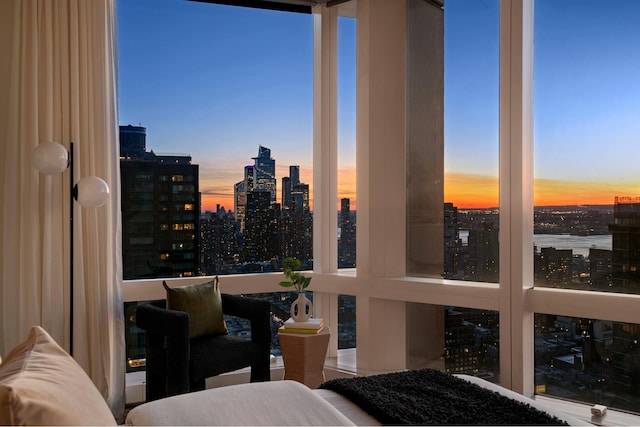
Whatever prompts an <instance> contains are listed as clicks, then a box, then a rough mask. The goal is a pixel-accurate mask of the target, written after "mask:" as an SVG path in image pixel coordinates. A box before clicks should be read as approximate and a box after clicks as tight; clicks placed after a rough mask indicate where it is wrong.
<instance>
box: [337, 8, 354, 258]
mask: <svg viewBox="0 0 640 427" xmlns="http://www.w3.org/2000/svg"><path fill="white" fill-rule="evenodd" d="M355 266H356V20H355V19H354V18H344V17H339V18H338V268H352V267H355Z"/></svg>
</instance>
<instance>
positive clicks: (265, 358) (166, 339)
mask: <svg viewBox="0 0 640 427" xmlns="http://www.w3.org/2000/svg"><path fill="white" fill-rule="evenodd" d="M270 308H271V304H270V303H269V302H268V301H266V300H260V299H256V298H248V297H241V296H238V295H230V294H222V311H223V313H224V314H226V315H231V316H237V317H241V318H244V319H248V320H249V321H250V322H251V339H250V340H249V339H245V338H239V337H234V336H231V335H217V336H203V337H198V338H193V339H189V314H187V313H186V312H184V311H175V310H167V309H166V300H156V301H151V302H149V303H145V304H141V305H139V306H138V307H137V309H136V325H137V326H138V327H139V328H141V329H143V330H144V331H145V338H146V350H147V356H146V357H147V362H146V365H147V382H146V393H147V401H151V400H156V399H160V398H162V397H166V396H172V395H176V394H181V393H187V392H190V391H197V390H204V388H205V379H206V378H209V377H212V376H215V375H219V374H222V373H225V372H231V371H235V370H237V369H241V368H245V367H247V366H251V382H257V381H269V380H270V378H271V374H270V366H269V365H270V345H271V326H270Z"/></svg>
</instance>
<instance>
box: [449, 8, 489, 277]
mask: <svg viewBox="0 0 640 427" xmlns="http://www.w3.org/2000/svg"><path fill="white" fill-rule="evenodd" d="M444 10H445V34H444V35H445V37H444V46H445V50H444V60H445V74H444V77H445V78H444V144H445V146H444V150H445V156H444V200H445V204H444V265H443V271H442V274H443V277H445V278H449V279H457V280H472V281H482V282H494V283H497V282H498V267H499V265H498V249H499V246H498V231H499V229H498V227H499V211H498V208H497V206H498V167H499V165H498V160H499V135H498V131H499V105H498V94H499V86H498V83H499V81H498V79H499V2H498V1H497V0H490V1H482V2H468V1H465V0H453V1H447V2H446V4H445V8H444ZM470 70H473V72H470Z"/></svg>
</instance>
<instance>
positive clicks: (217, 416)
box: [125, 381, 353, 426]
mask: <svg viewBox="0 0 640 427" xmlns="http://www.w3.org/2000/svg"><path fill="white" fill-rule="evenodd" d="M125 424H126V425H132V426H139V425H146V426H160V425H181V426H192V425H201V426H204V425H225V426H231V425H247V426H264V425H269V426H288V425H291V426H310V425H321V426H329V425H331V426H334V425H335V426H337V425H353V423H351V421H349V419H348V418H347V417H346V416H344V415H342V414H341V413H340V412H339V411H338V410H337V409H336V408H334V407H333V406H331V405H330V404H329V403H328V402H327V401H326V400H324V399H322V398H321V397H320V396H318V395H317V394H315V393H313V392H312V391H311V389H309V388H308V387H306V386H304V385H302V384H300V383H298V382H295V381H271V382H263V383H249V384H238V385H232V386H227V387H220V388H213V389H209V390H203V391H198V392H194V393H186V394H181V395H178V396H172V397H167V398H164V399H159V400H155V401H153V402H147V403H144V404H142V405H140V406H137V407H135V408H133V409H132V410H131V411H130V412H129V414H128V415H127V419H126V420H125Z"/></svg>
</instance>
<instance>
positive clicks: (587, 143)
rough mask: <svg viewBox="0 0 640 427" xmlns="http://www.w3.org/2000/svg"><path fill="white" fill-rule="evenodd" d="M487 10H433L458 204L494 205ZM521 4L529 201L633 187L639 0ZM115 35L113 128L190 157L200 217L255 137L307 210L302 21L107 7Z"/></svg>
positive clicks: (494, 33) (349, 153) (152, 3)
mask: <svg viewBox="0 0 640 427" xmlns="http://www.w3.org/2000/svg"><path fill="white" fill-rule="evenodd" d="M498 6H499V2H498V1H497V0H482V1H479V0H478V1H476V0H474V1H468V0H450V1H447V2H446V6H445V73H446V76H445V77H446V78H445V111H444V113H445V196H446V197H445V198H446V201H448V202H451V203H454V204H455V205H456V206H460V207H465V208H486V207H495V206H497V204H498V178H497V176H498V134H499V130H498V108H499V107H498V93H499V89H498V57H499V52H498V24H499V23H498V9H499V7H498ZM535 7H536V15H535V24H536V27H535V53H534V55H535V56H534V67H535V68H534V74H535V85H534V99H535V105H534V107H535V110H534V121H535V122H534V138H535V139H534V158H535V161H534V168H535V185H536V186H535V194H534V197H535V202H536V205H539V206H542V205H577V204H612V203H613V198H614V197H615V196H636V195H638V194H639V193H640V192H639V191H638V188H640V179H638V175H637V172H636V167H635V165H634V164H633V162H632V161H630V159H634V158H637V156H638V155H640V145H638V144H637V143H636V142H635V141H636V139H637V135H638V134H640V129H639V128H638V127H639V126H640V124H639V123H638V121H637V120H636V119H635V117H637V114H638V110H639V109H640V106H638V105H637V102H636V100H637V99H640V85H638V83H637V79H636V76H637V75H638V74H639V73H640V59H638V57H637V55H635V54H633V52H635V49H636V46H638V44H640V40H639V39H640V33H639V32H638V31H637V30H636V28H635V23H636V22H637V21H638V19H640V3H638V2H635V1H632V0H621V1H617V2H616V6H615V7H608V8H603V7H602V4H601V3H600V2H597V1H576V0H565V1H549V0H546V1H545V0H541V1H537V2H536V3H535ZM355 27H356V23H355V20H354V19H352V18H341V19H340V20H339V53H340V56H339V154H338V160H339V170H340V182H341V183H342V185H341V190H340V191H341V193H340V194H339V197H348V198H350V199H351V202H352V205H353V206H354V207H355V206H356V200H355V193H354V191H355V174H354V172H353V169H354V168H355ZM118 32H119V40H120V46H119V52H118V54H119V70H120V73H119V105H120V107H119V110H120V111H119V115H120V123H121V124H132V125H141V126H145V127H147V129H148V131H149V144H150V145H149V148H150V149H152V150H153V151H155V152H156V153H175V152H179V153H186V154H189V155H191V156H192V158H193V159H194V161H195V162H197V163H198V164H199V165H200V170H201V179H202V184H201V190H202V197H203V207H204V208H205V210H215V207H216V205H217V204H220V205H221V206H224V207H225V208H227V209H228V208H229V207H230V206H232V204H233V184H234V183H235V182H237V180H238V179H240V178H241V177H240V176H238V172H237V171H238V170H239V169H238V167H240V168H242V167H244V166H245V159H246V158H247V157H249V156H252V155H253V152H254V146H255V145H256V144H261V145H264V146H268V147H270V148H271V149H272V150H273V151H274V152H277V153H279V154H278V162H279V166H278V170H277V172H276V173H277V176H278V178H280V177H282V176H286V174H287V172H288V171H287V169H286V165H288V164H297V165H299V166H300V168H301V171H302V172H301V173H302V176H301V179H302V180H303V181H304V182H308V183H309V184H310V185H311V189H310V190H311V201H310V203H311V206H312V207H313V187H312V186H313V182H312V179H311V176H312V173H313V169H312V157H311V153H312V142H311V141H312V106H313V102H312V97H313V84H312V78H313V55H312V48H313V20H312V17H311V16H310V15H304V14H295V13H282V12H275V11H267V10H261V9H251V8H242V7H229V6H223V5H214V4H207V3H199V2H189V1H181V0H136V1H127V0H119V1H118ZM221 41H224V42H223V43H221ZM167 58H171V60H167ZM594 58H599V59H598V60H597V61H596V60H595V59H594ZM470 69H473V70H474V73H469V72H468V70H470ZM604 76H606V78H604ZM602 141H606V144H607V150H604V151H603V150H601V149H600V148H599V147H600V143H601V142H602ZM228 147H233V150H229V149H228ZM616 153H625V155H624V156H623V157H620V156H618V155H616ZM336 206H338V202H337V205H336Z"/></svg>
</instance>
